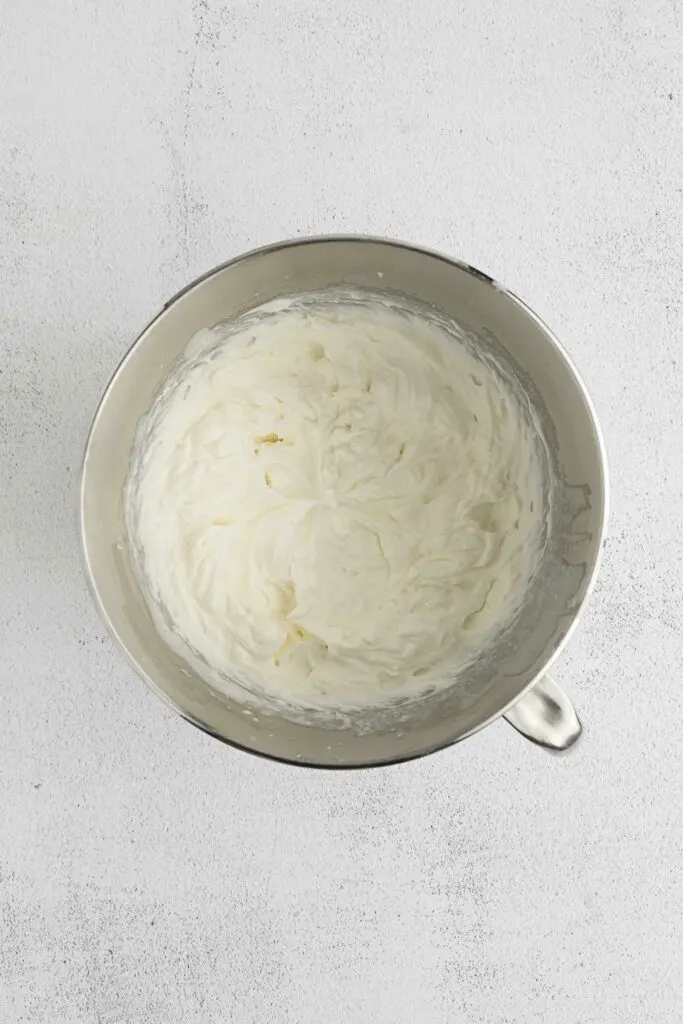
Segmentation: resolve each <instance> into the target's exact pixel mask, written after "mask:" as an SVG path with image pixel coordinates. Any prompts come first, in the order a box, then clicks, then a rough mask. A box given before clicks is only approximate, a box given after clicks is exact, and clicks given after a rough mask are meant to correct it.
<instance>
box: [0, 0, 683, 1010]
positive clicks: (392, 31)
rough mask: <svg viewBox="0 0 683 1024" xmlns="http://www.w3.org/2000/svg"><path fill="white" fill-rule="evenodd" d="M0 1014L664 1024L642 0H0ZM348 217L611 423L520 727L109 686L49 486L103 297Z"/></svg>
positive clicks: (646, 59)
mask: <svg viewBox="0 0 683 1024" xmlns="http://www.w3.org/2000/svg"><path fill="white" fill-rule="evenodd" d="M0 17H1V19H2V21H1V24H0V68H2V72H1V74H2V85H1V89H0V186H1V187H0V204H1V217H0V374H1V376H0V445H1V448H0V588H1V589H0V835H1V838H0V1021H1V1022H2V1024H176V1022H177V1024H226V1022H231V1024H232V1022H234V1024H367V1022H371V1024H418V1022H419V1024H442V1022H443V1024H541V1022H543V1024H546V1022H550V1021H552V1022H553V1024H622V1022H623V1024H679V1022H680V1020H681V1016H682V1014H683V978H682V976H681V971H680V962H681V947H682V946H683V881H682V878H681V857H682V855H683V825H682V820H681V772H680V759H681V749H682V744H683V728H682V727H683V690H682V687H683V675H682V671H681V663H682V662H683V640H682V625H681V620H682V618H683V616H682V614H681V612H682V610H683V597H682V587H681V584H682V582H683V462H682V457H681V447H682V442H683V427H682V423H683V412H682V408H683V368H682V362H683V353H682V352H681V340H682V339H681V334H682V331H681V326H682V318H683V317H682V307H681V295H682V292H683V270H682V268H683V242H682V239H683V193H682V188H683V180H682V179H683V173H682V162H683V161H682V156H681V146H682V141H681V139H682V131H681V130H682V127H683V73H682V66H683V65H682V60H681V45H682V40H683V15H682V13H681V6H680V4H679V3H678V2H677V0H630V2H627V0H593V2H585V0H556V2H554V3H549V2H547V0H517V2H516V3H514V4H506V3H501V2H500V0H432V2H425V0H400V2H391V0H375V2H370V0H368V2H365V3H364V2H362V0H339V2H338V3H323V2H318V3H315V2H312V0H270V2H266V0H263V2H259V0H252V2H247V0H231V2H225V3H217V2H216V0H208V2H207V0H203V2H202V0H194V2H190V0H185V2H183V0H145V2H140V0H117V2H116V3H95V2H93V0H53V2H49V3H48V2H47V0H22V2H21V3H18V2H14V3H13V2H12V0H0ZM327 231H332V232H334V231H367V232H373V233H378V234H383V235H392V236H397V237H400V238H404V239H408V240H412V241H416V242H421V243H423V244H426V245H428V246H432V247H436V248H439V249H443V250H445V251H447V252H451V253H453V254H455V255H458V256H461V257H463V258H465V259H467V260H469V261H470V262H472V263H474V264H475V265H476V266H479V267H481V268H482V269H483V270H486V271H488V272H489V273H491V274H492V275H493V276H495V277H496V278H497V279H499V280H501V281H503V282H504V283H505V284H507V285H508V286H509V287H511V288H512V289H514V290H515V291H516V292H518V293H519V294H520V295H521V296H523V297H524V298H525V299H526V300H527V301H528V302H529V303H530V304H531V305H532V306H533V307H534V308H535V309H536V310H537V311H538V312H539V313H540V315H541V316H542V317H544V318H545V319H546V320H547V322H548V323H549V324H550V325H551V326H552V327H553V328H554V329H555V330H556V332H557V333H558V334H559V336H560V337H561V339H563V341H564V342H565V344H566V346H567V348H568V349H569V351H570V353H571V355H572V357H573V358H574V359H575V360H576V362H577V364H578V366H579V368H580V369H581V371H582V372H583V373H584V375H585V378H586V380H587V382H588V384H589V386H590V388H591V390H592V393H593V395H594V398H595V401H596V405H597V409H598V413H599V415H600V417H601V420H602V423H603V426H604V430H605V435H606V441H607V445H608V448H609V453H610V456H611V466H612V483H613V514H612V520H611V533H610V539H609V542H608V545H607V549H606V557H605V562H604V569H603V572H602V576H601V579H600V583H599V586H598V590H597V593H596V595H595V597H594V599H593V601H592V603H591V605H590V606H589V609H588V612H587V614H586V617H585V619H584V623H583V627H582V628H581V630H580V632H579V633H578V635H577V636H576V638H575V639H574V640H573V641H572V643H571V645H570V647H569V649H568V651H567V652H566V654H565V655H564V656H563V658H562V659H561V661H560V663H559V664H558V667H557V677H558V679H559V680H560V682H562V683H563V684H564V685H566V687H567V690H568V692H569V693H570V694H571V695H572V697H573V698H574V699H575V701H576V704H577V706H578V707H579V709H580V711H581V713H582V715H583V717H584V719H585V724H586V736H585V741H584V743H583V746H582V747H581V749H580V750H578V751H577V752H576V754H575V756H573V757H569V758H567V759H564V760H563V759H553V758H552V757H550V756H547V755H545V754H544V753H543V752H542V751H540V750H538V749H535V748H533V747H531V746H529V745H526V744H525V743H524V742H523V741H522V739H521V738H520V737H518V736H517V735H516V734H515V733H514V732H513V731H512V730H511V729H509V728H508V727H506V726H505V725H504V724H502V723H501V724H497V725H495V726H493V727H492V728H490V729H488V730H486V731H485V732H482V733H480V734H479V735H477V736H476V737H475V738H473V739H471V740H468V741H467V742H466V743H464V744H462V745H460V746H458V747H456V748H455V749H453V750H450V751H447V752H445V753H443V754H441V755H438V756H435V757H433V758H431V759H428V760H425V761H422V762H419V763H416V764H412V765H408V766H405V767H399V768H396V769H391V770H382V771H375V772H370V773H365V774H327V773H309V772H305V771H302V770H297V769H293V768H292V769H288V768H284V767H279V766H277V765H273V764H268V763H265V762H262V761H258V760H256V759H252V758H250V757H247V756H246V755H243V754H239V753H235V752H233V751H231V750H228V749H224V748H222V747H221V746H220V745H219V744H218V743H216V742H215V741H213V740H210V739H208V738H207V737H205V736H203V735H201V734H200V733H199V732H197V731H195V730H194V729H192V728H191V727H190V726H188V725H186V724H184V723H183V722H181V721H180V720H177V719H176V718H174V717H173V716H172V715H171V714H170V713H169V712H168V711H166V710H165V709H164V708H163V707H162V706H161V704H160V703H159V702H158V701H157V700H156V699H155V698H153V697H152V696H151V695H150V694H148V693H147V692H146V690H145V689H144V688H143V686H142V684H141V683H139V682H138V681H137V680H136V678H135V677H134V676H133V674H132V672H131V671H129V670H128V668H127V667H126V666H125V665H124V664H123V662H122V660H121V658H120V657H119V656H118V654H117V652H116V651H115V650H114V649H113V647H112V644H111V643H110V641H109V640H108V638H107V637H106V636H105V635H104V633H103V629H102V627H101V626H100V624H99V622H98V620H97V618H96V615H95V613H94V611H93V609H92V608H91V606H90V601H89V598H88V596H87V593H86V591H85V587H84V584H83V581H82V579H81V573H80V566H79V561H78V548H77V543H76V532H75V526H74V519H75V487H76V480H77V476H78V467H79V459H80V454H81V449H82V445H83V441H84V437H85V433H86V430H87V427H88V423H89V420H90V418H91V415H92V413H93V411H94V408H95V405H96V402H97V400H98V397H99V395H100V392H101V390H102V388H103V387H104V385H105V383H106V381H107V379H108V377H109V375H110V373H111V372H112V370H113V368H114V366H115V365H116V363H117V361H118V359H119V358H120V357H121V356H122V354H123V353H124V352H125V350H126V348H127V346H128V345H129V344H130V342H131V340H132V338H133V337H134V335H135V333H136V331H137V330H138V329H139V328H140V327H141V326H142V325H143V323H144V322H145V321H146V319H147V318H148V317H149V316H150V315H151V314H152V313H154V312H155V311H156V309H157V308H158V307H159V305H160V303H161V302H162V301H163V300H164V299H165V298H166V297H168V296H169V295H170V294H171V293H172V292H173V291H174V290H176V289H177V288H179V287H180V286H182V285H183V284H184V283H185V282H187V281H188V280H190V279H191V278H192V277H193V276H195V275H196V274H198V273H200V272H202V271H204V270H206V269H208V268H209V267H211V266H212V265H213V264H215V263H217V262H219V261H222V260H225V259H227V258H229V257H230V256H233V255H236V254H237V253H239V252H240V251H242V250H244V249H246V248H250V247H252V246H255V245H258V244H261V243H265V242H271V241H274V240H276V239H279V238H282V237H285V236H291V235H295V234H309V233H314V232H327Z"/></svg>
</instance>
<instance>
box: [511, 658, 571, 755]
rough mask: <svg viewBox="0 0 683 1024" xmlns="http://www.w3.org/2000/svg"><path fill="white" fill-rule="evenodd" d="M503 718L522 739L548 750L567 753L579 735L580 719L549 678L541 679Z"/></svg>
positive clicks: (562, 693) (562, 692)
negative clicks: (524, 737)
mask: <svg viewBox="0 0 683 1024" xmlns="http://www.w3.org/2000/svg"><path fill="white" fill-rule="evenodd" d="M504 717H505V720H506V721H507V722H509V723H510V725H511V726H513V727H514V728H515V729H516V730H517V732H521V734H522V736H526V738H527V739H529V740H531V741H532V742H533V743H538V745H539V746H541V747H546V748H547V749H548V750H557V751H560V750H568V749H569V747H571V746H572V745H573V744H574V743H576V741H577V740H578V738H579V736H580V735H581V731H582V727H581V722H580V721H579V716H578V715H577V713H576V711H574V708H573V707H572V705H571V704H570V702H569V700H568V698H567V697H566V696H565V694H564V691H563V690H561V689H560V688H559V686H558V685H557V683H556V682H555V681H554V680H553V679H551V677H550V676H543V678H542V679H540V680H539V681H538V682H537V683H536V685H535V686H533V687H532V688H531V689H530V690H529V691H528V693H525V694H524V696H523V697H522V698H521V700H518V701H517V703H516V704H515V705H513V707H511V708H510V710H509V711H508V712H507V714H506V715H505V716H504Z"/></svg>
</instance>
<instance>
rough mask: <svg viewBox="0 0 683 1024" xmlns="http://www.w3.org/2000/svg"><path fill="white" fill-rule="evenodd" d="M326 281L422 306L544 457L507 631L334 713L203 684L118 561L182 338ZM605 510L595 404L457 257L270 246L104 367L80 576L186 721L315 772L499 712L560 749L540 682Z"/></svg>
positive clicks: (536, 331) (514, 308)
mask: <svg viewBox="0 0 683 1024" xmlns="http://www.w3.org/2000/svg"><path fill="white" fill-rule="evenodd" d="M332 287H335V288H337V287H345V288H352V289H365V290H367V289H370V290H372V291H375V292H377V291H378V290H381V291H382V292H387V293H389V294H391V295H394V296H401V297H402V298H403V299H404V300H405V301H408V302H410V301H411V300H412V301H417V302H419V303H420V304H427V305H428V306H429V307H431V308H432V309H435V310H436V311H438V312H439V313H440V314H441V315H442V316H445V317H446V318H449V319H452V320H456V321H457V322H458V323H459V324H460V325H461V327H462V328H464V329H465V331H466V332H467V333H468V336H469V338H470V341H471V342H472V344H474V345H475V346H481V347H482V349H483V348H486V349H487V350H488V351H491V350H495V353H496V357H497V358H498V359H499V360H502V361H503V363H504V364H505V365H506V366H507V368H508V370H509V372H510V373H512V374H513V375H514V377H515V380H516V382H517V384H518V385H519V386H520V387H522V388H523V390H524V392H525V394H526V397H527V399H528V401H530V402H531V403H532V405H533V407H534V410H535V412H536V415H537V418H538V422H539V423H541V424H542V430H543V433H544V436H545V441H546V445H547V448H548V451H549V459H550V462H551V470H552V472H551V477H552V481H553V483H552V487H550V489H549V501H550V506H551V515H550V517H549V523H550V526H549V530H548V536H547V540H546V544H545V548H544V554H543V556H542V559H541V563H540V566H539V569H538V572H537V574H536V576H535V579H534V582H533V584H532V585H531V587H530V588H529V590H528V593H527V595H526V598H525V602H524V605H523V607H522V609H521V611H520V613H519V615H518V616H517V617H516V619H515V621H514V623H513V624H512V625H511V626H510V628H508V629H507V630H503V631H502V632H501V633H500V634H499V635H498V636H497V637H496V638H495V639H494V640H492V641H491V643H490V644H489V645H487V647H486V649H485V650H483V651H482V652H481V655H480V656H478V657H477V659H476V661H474V662H473V663H472V664H471V665H469V666H468V667H467V668H466V669H464V670H463V671H462V673H460V674H459V676H458V678H457V679H456V680H454V682H453V684H452V685H450V686H448V687H445V688H442V689H439V690H437V691H436V692H433V693H431V694H427V695H426V696H424V697H423V698H421V699H419V700H412V701H398V702H395V703H394V704H392V705H390V706H388V707H384V708H378V709H375V710H365V711H362V712H360V711H359V712H346V713H341V712H340V713H339V714H327V713H325V714H318V715H317V714H315V713H310V714H305V715H302V714H299V713H295V712H292V713H291V714H290V713H289V712H285V711H282V710H280V711H274V710H273V709H272V708H269V707H267V706H266V705H262V706H259V704H258V703H257V702H253V701H252V702H248V703H245V702H244V701H242V700H238V699H235V698H234V696H233V697H229V696H227V695H226V694H225V693H223V692H221V690H220V689H219V688H218V687H216V686H214V685H212V684H211V683H210V682H209V681H207V680H206V679H205V678H204V677H203V676H202V675H200V674H198V673H197V672H196V671H195V669H194V668H193V666H192V665H191V664H190V663H188V662H187V661H185V660H184V659H183V658H182V657H181V656H180V654H178V653H177V652H176V651H174V650H172V649H171V647H169V646H168V645H167V644H166V642H165V641H164V639H163V637H162V635H160V633H159V632H157V629H156V628H155V626H154V623H153V621H152V618H151V616H150V613H149V610H148V607H147V604H146V602H145V599H144V596H143V594H142V592H141V589H140V585H139V583H138V580H137V577H136V575H135V573H134V571H133V567H132V565H131V559H130V556H129V550H128V544H127V540H126V535H125V527H124V515H123V491H124V484H125V481H126V477H127V474H128V468H129V463H130V457H131V451H132V449H133V445H134V441H135V436H136V431H137V427H138V423H139V421H140V418H141V417H142V416H144V415H145V413H146V412H147V411H148V410H149V408H150V406H151V404H152V402H153V400H154V398H155V395H156V393H157V391H158V389H159V387H160V386H161V384H162V383H163V381H164V379H165V378H166V376H167V374H168V373H169V370H170V369H171V368H172V367H173V365H174V363H175V362H176V360H177V359H178V357H179V356H180V355H181V353H182V351H183V349H184V347H185V345H186V343H187V342H188V340H189V339H190V338H191V337H192V336H193V335H194V334H195V333H196V332H197V331H198V330H200V329H201V328H203V327H212V326H214V325H215V324H216V323H218V322H219V321H224V320H229V319H230V318H233V317H235V316H238V315H240V314H242V313H245V312H246V311H248V310H250V309H252V308H253V307H255V306H259V305H261V304H262V303H264V302H267V301H269V300H272V299H275V298H278V297H282V296H286V295H288V294H296V293H301V292H311V291H316V290H320V289H327V288H332ZM606 515H607V472H606V462H605V453H604V447H603V443H602V439H601V436H600V431H599V428H598V425H597V422H596V418H595V414H594V411H593V407H592V405H591V402H590V399H589V397H588V394H587V392H586V389H585V387H584V385H583V384H582V382H581V380H580V378H579V376H578V374H577V372H576V370H575V369H574V367H573V366H572V364H571V362H570V360H569V358H568V357H567V355H566V353H565V352H564V351H563V349H562V348H561V347H560V345H559V343H558V341H557V340H556V339H555V338H554V336H553V335H552V334H551V332H550V331H549V329H548V328H547V327H546V326H545V325H544V324H543V323H542V322H541V321H540V320H539V318H538V317H537V316H536V315H535V314H534V313H533V312H532V311H531V310H530V309H529V308H528V307H527V306H525V305H524V303H523V302H521V301H520V300H519V299H518V298H516V297H515V296H514V295H512V294H511V293H510V292H508V291H506V290H505V289H504V288H502V287H501V286H500V285H498V284H497V283H496V282H495V281H493V280H492V279H491V278H490V277H488V276H487V275H486V274H483V273H481V272H480V271H478V270H475V269H474V268H473V267H470V266H468V265H467V264H464V263H460V262H458V261H457V260H453V259H449V258H447V257H445V256H442V255H440V254H438V253H434V252H428V251H426V250H424V249H420V248H417V247H415V246H411V245H406V244H403V243H399V242H394V241H388V240H383V239H376V238H367V237H346V236H345V237H329V238H310V239H300V240H295V241H290V242H283V243H280V244H277V245H273V246H269V247H267V248H264V249H259V250H256V251H254V252H250V253H247V254H246V255H244V256H240V257H238V258H237V259H235V260H232V261H231V262H229V263H226V264H224V265H223V266H220V267H217V268H216V269H215V270H212V271H211V272H210V273H208V274H206V275H204V276H203V277H201V278H200V279H199V280H197V281H195V282H194V283H192V284H191V285H188V287H187V288H185V289H183V291H181V292H179V293H178V294H177V295H176V296H175V297H174V298H173V299H171V300H170V301H169V302H168V303H167V304H166V305H165V306H164V308H163V309H162V311H161V312H160V313H159V314H158V316H156V317H155V318H154V320H152V322H151V323H150V324H149V325H148V327H146V328H145V330H144V331H143V332H142V334H141V335H140V337H139V338H138V339H137V341H136V342H135V343H134V344H133V346H132V348H131V349H130V351H129V352H128V354H127V355H126V357H125V358H124V360H123V362H122V363H121V365H120V366H119V368H118V369H117V370H116V373H115V374H114V376H113V378H112V380H111V382H110V383H109V385H108V387H107V389H106V391H105V393H104V396H103V398H102V400H101V403H100V406H99V409H98V410H97V413H96V415H95V419H94V422H93V424H92V428H91V431H90V436H89V438H88V442H87V446H86V451H85V458H84V463H83V471H82V477H81V491H80V531H81V540H82V546H83V554H84V562H85V572H86V576H87V579H88V582H89V585H90V588H91V590H92V593H93V596H94V599H95V602H96V604H97V606H98V608H99V611H100V613H101V615H102V617H103V619H104V621H105V623H106V625H107V627H108V628H109V630H110V632H111V634H112V635H113V636H114V638H115V639H116V640H117V641H118V643H119V645H120V646H121V648H122V650H123V651H124V653H125V654H126V655H127V656H128V659H129V660H130V662H131V663H132V665H133V666H134V668H135V669H136V671H137V672H138V673H139V675H140V676H142V678H143V679H144V680H145V681H146V682H147V683H148V684H149V685H150V686H151V688H152V689H153V690H154V691H155V692H156V693H157V694H158V695H159V696H160V697H162V698H163V699H164V700H165V701H166V703H167V704H169V705H170V706H171V707H173V708H174V709H175V710H176V711H177V712H179V713H180V714H181V715H182V716H183V717H184V718H186V719H187V720H188V721H190V722H192V723H193V724H194V725H196V726H198V727H199V728H201V729H204V730H205V731H206V732H209V733H211V734H212V735H214V736H216V737H218V738H219V739H221V740H223V741H225V742H227V743H230V744H233V745H234V746H236V747H240V748H242V749H244V750H249V751H251V752H253V753H256V754H261V755H264V756H267V757H271V758H275V759H278V760H282V761H287V762H292V763H297V764H305V765H312V766H318V767H347V768H351V767H360V766H370V765H380V764H388V763H392V762H396V761H404V760H408V759H410V758H413V757H418V756H420V755H423V754H427V753H430V752H432V751H435V750H438V749H440V748H442V747H445V746H448V745H449V744H452V743H455V742H456V741H458V740H461V739H464V738H465V737H466V736H469V735H471V734H472V733H473V732H475V731H476V730H478V729H480V728H482V727H483V726H485V725H487V724H488V723H489V722H491V721H493V720H494V719H496V718H498V717H499V716H500V715H505V716H506V718H507V719H508V721H509V722H510V723H511V724H512V725H514V726H515V727H516V728H517V729H518V730H519V731H520V732H522V733H524V734H525V735H526V736H528V737H529V738H530V739H532V740H534V741H536V742H537V743H540V744H542V745H544V746H547V747H549V748H551V749H556V750H561V749H566V748H567V747H569V746H570V745H571V744H572V743H573V742H574V741H575V740H576V739H577V737H578V736H579V734H580V732H581V725H580V723H579V719H578V717H577V716H576V714H575V712H574V710H573V708H572V705H571V704H570V703H569V701H568V700H567V698H566V697H565V695H564V694H563V692H562V691H561V690H560V689H559V687H558V686H557V685H556V684H555V683H554V682H553V681H552V680H551V679H550V677H549V676H547V675H546V672H547V669H548V667H549V666H550V664H551V662H552V661H553V660H554V659H555V657H556V656H557V654H558V653H559V651H560V650H561V648H562V647H563V645H564V644H565V643H566V641H567V638H568V637H569V635H570V633H571V631H572V629H573V628H574V626H575V624H576V622H577V618H578V615H579V613H580V611H581V609H582V607H583V605H584V602H585V600H586V598H587V596H588V593H589V591H590V589H591V586H592V584H593V581H594V579H595V575H596V572H597V569H598V563H599V556H600V551H601V547H602V538H603V533H604V529H605V522H606Z"/></svg>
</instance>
